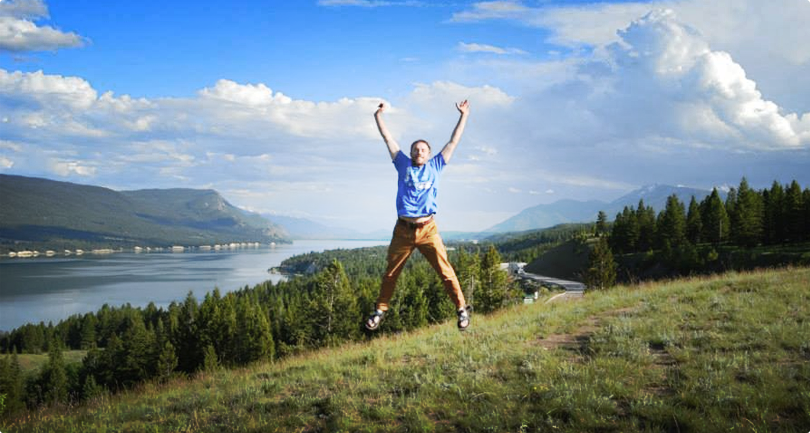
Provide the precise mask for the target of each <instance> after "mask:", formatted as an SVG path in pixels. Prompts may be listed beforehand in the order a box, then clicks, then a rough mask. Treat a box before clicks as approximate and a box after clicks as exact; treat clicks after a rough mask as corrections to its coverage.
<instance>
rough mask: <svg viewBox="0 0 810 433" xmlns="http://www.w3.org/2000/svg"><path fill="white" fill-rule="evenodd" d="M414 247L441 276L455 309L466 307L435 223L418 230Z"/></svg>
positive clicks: (462, 293) (459, 285)
mask: <svg viewBox="0 0 810 433" xmlns="http://www.w3.org/2000/svg"><path fill="white" fill-rule="evenodd" d="M416 237H417V239H416V247H417V248H419V252H420V253H422V255H423V256H425V258H426V259H427V261H428V262H429V263H430V265H431V266H433V269H435V270H436V272H437V273H438V274H439V276H441V278H442V284H443V285H444V290H445V292H447V294H448V295H449V296H450V300H452V301H453V303H454V304H456V308H457V309H459V310H461V309H463V308H465V307H466V306H467V302H466V301H465V299H464V292H462V290H461V284H459V282H458V277H456V271H455V270H453V266H452V265H451V264H450V260H448V259H447V249H446V248H445V247H444V242H442V238H441V236H439V229H438V227H436V223H435V222H431V223H430V224H428V225H426V226H425V227H422V228H421V229H419V232H418V233H417V235H416Z"/></svg>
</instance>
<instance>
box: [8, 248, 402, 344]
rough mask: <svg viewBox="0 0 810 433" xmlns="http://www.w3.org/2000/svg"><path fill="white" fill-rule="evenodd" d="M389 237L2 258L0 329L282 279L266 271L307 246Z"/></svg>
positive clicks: (164, 303) (160, 304)
mask: <svg viewBox="0 0 810 433" xmlns="http://www.w3.org/2000/svg"><path fill="white" fill-rule="evenodd" d="M385 244H387V241H340V240H325V241H295V243H294V244H292V245H277V246H275V247H272V248H271V247H258V248H242V249H239V250H234V251H230V250H229V251H216V252H215V251H195V252H184V253H170V252H163V253H154V252H152V253H139V254H136V253H114V254H109V255H89V254H85V255H83V256H69V257H64V256H62V257H49V258H42V257H39V258H30V259H18V258H15V259H10V258H3V259H0V330H6V331H9V330H11V329H13V328H16V327H18V326H20V325H23V324H25V323H39V322H40V321H43V322H45V323H48V321H53V323H54V324H56V323H57V322H58V321H59V320H62V319H65V318H67V317H69V316H71V315H73V314H77V313H81V314H83V313H87V312H95V311H97V310H98V309H99V308H101V306H102V305H104V304H109V305H111V306H120V305H123V304H126V303H130V304H131V305H132V306H134V307H145V306H146V305H148V304H149V302H154V303H155V305H157V306H158V307H166V306H168V305H169V304H170V303H171V302H172V301H180V302H182V300H183V299H184V298H185V297H186V295H187V294H188V292H189V291H193V292H194V294H195V295H196V297H197V298H198V299H202V298H203V297H204V296H205V293H206V292H209V291H211V290H213V289H214V288H215V287H218V288H219V289H220V291H221V292H222V293H226V292H230V291H233V290H238V289H241V288H243V287H245V286H251V287H252V286H253V285H255V284H258V283H261V282H263V281H266V280H272V281H273V282H278V281H279V280H280V279H281V278H282V276H280V275H274V274H270V273H268V272H267V270H268V269H269V268H271V267H274V266H278V265H279V264H280V263H281V262H282V260H284V259H286V258H288V257H291V256H294V255H297V254H303V253H308V252H310V251H316V252H319V251H324V250H331V249H338V248H344V249H348V248H360V247H365V246H374V245H385Z"/></svg>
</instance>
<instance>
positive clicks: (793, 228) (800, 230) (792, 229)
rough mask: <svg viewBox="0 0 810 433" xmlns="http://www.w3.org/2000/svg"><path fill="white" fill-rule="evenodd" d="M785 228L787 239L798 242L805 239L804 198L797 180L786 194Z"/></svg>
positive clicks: (791, 184)
mask: <svg viewBox="0 0 810 433" xmlns="http://www.w3.org/2000/svg"><path fill="white" fill-rule="evenodd" d="M784 213H785V226H786V227H787V236H786V238H787V239H789V240H790V241H793V242H797V241H800V240H802V238H803V237H804V236H803V234H804V198H803V197H802V188H801V187H800V186H799V183H798V182H796V181H795V180H794V181H793V182H791V183H790V186H789V187H788V188H787V191H786V194H785V207H784Z"/></svg>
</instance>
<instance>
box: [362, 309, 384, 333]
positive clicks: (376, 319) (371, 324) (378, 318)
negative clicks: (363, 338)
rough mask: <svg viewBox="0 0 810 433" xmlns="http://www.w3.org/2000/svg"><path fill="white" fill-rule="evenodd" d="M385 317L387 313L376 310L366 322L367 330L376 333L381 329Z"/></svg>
mask: <svg viewBox="0 0 810 433" xmlns="http://www.w3.org/2000/svg"><path fill="white" fill-rule="evenodd" d="M383 316H385V311H380V310H374V312H373V313H371V316H368V320H366V329H368V330H369V331H375V330H376V329H377V328H379V327H380V322H382V319H383Z"/></svg>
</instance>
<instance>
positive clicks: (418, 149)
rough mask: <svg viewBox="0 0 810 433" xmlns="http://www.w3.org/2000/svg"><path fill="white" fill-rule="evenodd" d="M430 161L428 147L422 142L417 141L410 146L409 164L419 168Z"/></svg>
mask: <svg viewBox="0 0 810 433" xmlns="http://www.w3.org/2000/svg"><path fill="white" fill-rule="evenodd" d="M428 159H430V146H428V145H427V143H425V142H424V141H419V142H417V143H414V144H413V145H412V146H411V162H412V163H413V165H415V166H417V167H419V166H422V165H425V163H426V162H428Z"/></svg>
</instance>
